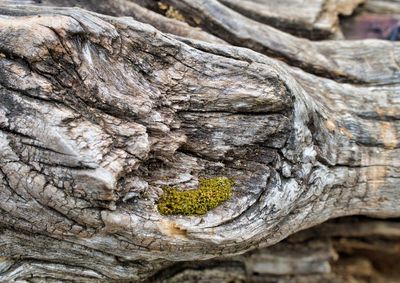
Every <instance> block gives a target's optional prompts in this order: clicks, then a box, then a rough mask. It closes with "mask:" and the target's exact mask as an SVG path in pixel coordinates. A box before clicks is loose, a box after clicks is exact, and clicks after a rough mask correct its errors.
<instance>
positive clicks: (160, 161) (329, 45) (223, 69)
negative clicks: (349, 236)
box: [0, 0, 400, 282]
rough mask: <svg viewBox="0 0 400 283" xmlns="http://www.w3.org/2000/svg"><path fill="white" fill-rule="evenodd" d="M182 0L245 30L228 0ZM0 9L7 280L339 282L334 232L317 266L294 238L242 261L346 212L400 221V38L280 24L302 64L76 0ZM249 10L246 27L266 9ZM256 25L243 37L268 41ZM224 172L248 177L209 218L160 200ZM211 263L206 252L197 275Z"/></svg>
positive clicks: (320, 248)
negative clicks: (343, 38) (342, 36)
mask: <svg viewBox="0 0 400 283" xmlns="http://www.w3.org/2000/svg"><path fill="white" fill-rule="evenodd" d="M170 2H171V3H173V2H174V1H170ZM121 3H122V2H120V4H121ZM173 4H176V6H177V7H178V8H182V11H183V13H185V11H186V14H184V15H185V16H187V15H189V16H190V15H191V16H193V17H194V16H198V17H199V18H200V19H201V18H202V17H205V15H208V16H207V17H209V20H210V21H209V22H208V24H205V25H204V26H205V28H208V29H209V30H210V31H211V23H214V24H215V26H214V30H213V31H214V33H215V34H217V35H219V36H221V37H222V39H224V40H226V41H227V42H229V43H237V42H238V41H237V40H238V39H237V38H238V34H234V35H229V36H226V37H224V36H222V35H223V32H222V31H224V29H222V27H223V26H225V25H227V22H229V23H232V22H231V20H230V19H228V18H225V17H222V16H223V15H225V16H228V15H231V16H232V15H236V14H237V13H236V12H232V11H231V10H229V9H228V8H226V7H223V6H222V5H221V6H218V7H221V10H219V12H220V14H218V15H219V16H221V18H219V20H220V21H217V20H216V19H217V18H216V15H217V14H214V16H213V14H212V13H211V12H212V11H214V10H212V9H211V10H208V8H209V7H217V6H213V5H217V4H218V5H220V4H219V3H217V2H216V1H215V2H213V1H196V2H195V1H193V2H190V1H185V0H182V1H181V3H180V4H179V5H178V4H177V3H175V2H174V3H173ZM132 5H133V4H132ZM208 5H210V6H208ZM110 7H112V6H110ZM114 7H117V4H115V6H114ZM129 7H135V9H138V10H133V8H132V10H126V11H127V12H126V13H127V14H126V15H128V14H129V15H130V13H132V14H133V13H134V11H142V10H140V9H139V8H137V7H136V6H129ZM194 7H196V9H197V10H195V11H196V13H194V12H193V11H194V10H193V9H194ZM115 9H117V8H115ZM185 9H187V10H185ZM115 11H116V12H115V13H119V12H118V11H120V10H115ZM121 11H122V8H121ZM189 11H190V12H189ZM214 12H215V11H214ZM110 13H111V12H110ZM206 13H210V14H206ZM234 13H236V14H234ZM0 15H1V16H0V66H1V68H0V97H1V103H0V176H1V179H0V180H1V181H0V198H1V199H2V201H1V202H0V209H1V210H2V213H1V215H0V229H1V230H0V233H1V237H0V247H1V248H0V256H1V257H2V258H1V261H0V281H4V282H7V281H12V280H30V281H32V282H35V281H36V282H41V281H44V280H47V281H49V282H51V280H59V279H60V280H71V281H80V282H82V281H83V282H85V281H87V282H92V281H93V282H98V281H105V282H109V281H110V280H116V281H118V282H120V281H123V280H126V281H140V280H150V282H152V281H153V282H154V281H156V280H164V279H166V280H167V279H168V278H169V280H171V282H179V280H181V282H187V281H189V280H192V282H196V280H197V279H196V278H200V277H201V278H204V281H205V282H207V278H214V279H216V280H217V281H218V280H221V281H218V282H222V280H225V279H226V280H227V281H228V280H231V279H232V278H233V279H237V280H249V277H248V274H253V275H254V276H253V277H254V278H252V280H253V279H254V280H255V281H256V280H260V277H259V278H258V279H257V273H259V274H260V272H261V273H263V272H266V271H267V272H266V274H269V275H270V276H271V280H275V279H276V278H278V277H279V276H287V274H299V273H301V272H305V274H304V277H301V276H300V275H299V276H300V277H298V280H305V281H306V282H312V280H314V282H318V280H322V279H327V278H328V279H329V278H330V279H332V280H336V279H337V278H339V277H340V276H342V273H339V275H338V276H336V275H335V274H331V273H330V270H331V266H330V262H331V261H332V260H334V259H335V258H336V255H335V250H334V246H332V244H331V242H330V241H327V240H326V239H317V240H316V241H315V242H309V243H308V244H307V245H308V247H309V249H312V250H313V251H315V253H313V254H312V257H313V258H311V260H310V261H309V258H307V252H305V251H304V249H302V248H301V244H300V245H298V244H293V243H291V242H290V241H289V242H284V243H282V244H280V245H281V246H282V247H283V248H282V250H283V252H281V251H280V248H279V246H274V247H271V248H269V251H271V254H273V255H274V256H266V253H265V252H263V251H254V252H252V253H250V254H247V255H245V256H239V255H240V254H243V253H244V252H246V251H249V250H253V249H255V248H260V247H261V248H263V247H267V246H271V245H273V244H276V243H278V242H279V241H281V240H283V239H284V238H286V237H288V236H290V235H292V234H294V233H296V232H297V231H300V230H303V229H306V228H308V227H311V226H314V225H317V224H320V223H322V222H324V221H326V220H329V219H331V218H336V217H339V216H346V215H355V214H362V215H368V216H375V217H398V216H400V209H399V207H400V206H399V204H400V203H399V202H400V199H399V198H398V179H399V177H400V170H399V168H400V152H399V151H400V141H399V133H400V122H399V120H400V114H399V113H400V84H399V81H398V80H399V78H400V74H399V65H398V63H397V61H396V60H397V58H396V54H398V53H400V45H399V44H398V43H392V42H384V41H379V40H376V41H354V42H337V41H328V42H311V41H307V40H306V39H300V38H295V37H293V36H291V35H288V34H285V33H282V32H280V31H278V30H275V29H273V28H271V27H267V26H265V30H268V32H270V34H269V35H279V36H280V40H282V43H281V44H280V45H281V46H284V48H289V47H290V48H291V49H292V51H291V52H292V53H290V54H293V55H290V56H286V61H290V62H288V63H291V65H297V66H300V67H302V68H301V69H300V68H295V67H293V66H290V65H288V64H287V63H285V62H282V61H279V60H277V59H274V58H270V57H267V56H265V55H262V54H260V53H257V52H255V51H252V50H250V49H244V48H238V47H234V46H230V45H227V44H224V45H221V44H210V43H206V42H204V41H198V40H195V39H190V38H187V37H184V36H187V34H182V33H179V32H174V30H173V29H170V30H167V31H168V32H170V33H173V34H176V35H175V36H173V35H170V34H164V33H161V32H160V31H158V30H157V29H155V28H154V27H151V26H150V25H147V24H143V23H140V22H138V21H135V20H133V19H132V18H127V17H121V18H116V17H111V16H105V15H101V14H96V13H93V12H88V11H85V10H82V9H78V8H51V7H34V6H20V7H13V6H1V7H0ZM124 15H125V14H124ZM150 15H153V14H151V13H150ZM237 15H238V16H237V20H242V21H241V22H240V25H238V28H239V30H238V31H237V32H238V33H240V32H243V30H241V29H242V28H243V27H244V29H246V28H249V26H247V24H249V23H250V21H252V20H250V19H247V18H244V17H243V16H240V15H239V14H237ZM137 17H139V16H137ZM155 18H157V19H156V20H154V22H153V18H151V20H150V18H148V19H149V22H151V23H157V22H158V21H159V23H161V22H163V21H166V20H165V19H164V18H162V17H161V16H160V18H158V17H155ZM159 19H162V20H159ZM141 20H143V21H146V20H144V18H141ZM225 20H226V21H227V22H224V21H225ZM174 23H175V22H174ZM174 25H175V24H174ZM260 25H261V24H260ZM176 26H179V25H176ZM226 30H229V31H230V32H232V31H233V29H232V28H231V27H230V28H229V29H225V31H226ZM263 30H264V29H263ZM263 30H259V31H258V32H259V35H260V38H262V37H263V36H264V35H266V34H265V33H263ZM248 32H250V29H249V30H248ZM252 33H253V34H254V36H252V37H250V38H248V43H246V44H242V45H244V46H247V47H253V48H254V49H255V50H256V51H260V50H259V48H258V47H257V45H252V44H253V43H254V42H255V40H256V39H257V38H256V33H254V32H253V31H252ZM194 38H198V37H194ZM242 38H245V37H242ZM243 42H244V41H243ZM251 42H253V43H251ZM264 43H265V42H264ZM295 43H296V44H295ZM361 46H365V47H366V50H364V52H366V53H367V54H365V53H362V52H361V51H360V50H359V48H360V47H361ZM378 47H379V48H378ZM274 48H275V49H274V50H275V51H273V52H269V51H268V52H264V53H266V54H272V55H274V56H275V55H277V54H278V48H277V47H274ZM307 48H311V49H310V50H309V51H307V54H305V53H304V52H305V50H306V49H307ZM316 48H317V49H318V50H319V51H321V50H323V49H324V50H325V51H326V50H328V51H326V54H329V56H328V55H326V57H324V60H322V59H321V58H322V57H320V56H319V53H318V52H317V53H314V54H313V53H312V52H313V51H315V50H317V49H316ZM334 49H336V50H335V52H336V53H335V54H336V55H337V56H338V57H336V55H333V50H334ZM285 50H286V49H283V51H282V52H283V53H285V52H286V51H285ZM357 50H359V51H357ZM377 50H379V51H380V52H389V50H390V52H391V53H390V54H392V55H393V56H391V57H387V54H381V53H377ZM261 51H262V50H261ZM264 51H265V50H264ZM280 52H281V51H280ZM357 52H358V53H357ZM372 52H374V56H373V55H372ZM288 54H289V53H288ZM349 54H354V55H353V57H352V58H348V56H349ZM377 54H381V55H377ZM368 56H370V57H368ZM293 58H297V59H296V60H294V61H293V62H294V63H293V62H292V61H291V60H292V59H293ZM311 58H314V59H315V58H316V59H315V60H314V61H311ZM338 58H342V60H339V59H338ZM361 58H362V59H361ZM289 59H290V60H289ZM320 59H321V60H322V61H324V62H327V63H328V64H327V65H326V66H324V69H323V70H322V71H321V72H319V71H318V72H317V71H316V70H319V68H320V67H321V66H320V65H319V64H321V62H322V61H319V60H320ZM363 60H365V61H363ZM353 62H357V63H359V65H358V66H356V65H353V64H352V63H353ZM329 64H330V65H329ZM334 65H335V67H334V68H336V69H332V68H333V67H332V66H334ZM367 66H368V69H367ZM330 68H331V69H330ZM339 70H340V71H339ZM307 71H310V72H311V71H313V72H314V73H319V74H324V75H326V76H328V77H334V78H336V79H337V80H332V79H328V78H323V77H318V76H316V75H315V74H311V73H308V72H307ZM355 77H357V78H356V79H354V78H355ZM343 79H344V80H346V81H357V82H362V83H363V85H351V84H346V83H340V81H341V80H343ZM215 176H226V177H229V178H234V180H235V186H234V190H233V196H232V198H231V199H229V200H228V201H227V202H225V203H224V204H222V205H221V206H219V207H217V208H216V209H214V210H211V211H210V212H209V213H208V214H206V215H204V216H185V217H183V216H164V215H161V214H160V213H159V212H158V211H157V201H158V199H159V197H160V195H161V194H162V187H163V186H178V187H180V188H181V189H189V188H193V187H196V186H197V185H198V181H199V178H201V177H215ZM301 237H305V236H301V235H300V236H298V239H301ZM396 237H397V236H396ZM350 242H351V241H350ZM352 245H353V244H352V243H350V244H348V245H347V246H346V247H349V246H352ZM353 246H357V243H356V244H354V245H353ZM285 247H286V248H285ZM337 250H338V251H343V250H346V251H347V248H345V245H343V246H342V248H340V247H339V248H337ZM293 253H295V254H296V256H299V258H300V260H299V261H292V259H291V258H293V257H294V256H293ZM229 256H231V258H227V257H229ZM232 256H233V257H232ZM199 260H209V261H208V262H205V263H204V266H203V267H201V266H202V264H201V263H197V266H199V271H198V272H192V271H190V270H191V269H193V266H194V265H193V264H194V263H190V261H199ZM182 261H183V262H185V263H184V264H182V265H181V263H178V264H176V262H182ZM212 264H215V266H212ZM209 267H211V268H209ZM278 267H279V268H281V269H279V268H278ZM177 270H178V271H177ZM186 270H189V271H186ZM273 270H276V272H279V270H283V271H281V272H280V273H279V274H273ZM175 271H177V272H175ZM226 271H229V272H228V273H226ZM285 272H286V273H285ZM312 273H317V275H311V274H312ZM226 274H228V277H226V276H227V275H226ZM261 275H262V274H261ZM196 276H197V277H196ZM250 277H251V276H250ZM274 278H275V279H274ZM285 278H286V277H285ZM286 279H287V281H286V282H290V281H289V279H288V278H286ZM210 280H211V279H210ZM296 280H297V279H296ZM307 280H308V281H307ZM338 280H339V279H338ZM197 281H198V280H197ZM293 282H295V281H293ZM298 282H301V281H298Z"/></svg>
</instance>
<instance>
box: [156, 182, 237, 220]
mask: <svg viewBox="0 0 400 283" xmlns="http://www.w3.org/2000/svg"><path fill="white" fill-rule="evenodd" d="M234 185H235V183H234V182H233V181H232V180H231V179H228V178H226V177H216V178H211V179H201V180H200V186H199V188H198V189H195V190H187V191H180V190H178V189H177V188H164V194H163V195H162V196H161V198H160V200H159V202H158V211H159V212H160V213H161V214H163V215H204V214H206V213H207V212H208V211H210V210H211V209H213V208H216V207H217V206H218V205H220V204H222V203H223V202H225V201H226V200H228V199H229V198H230V197H231V195H232V187H233V186H234Z"/></svg>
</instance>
